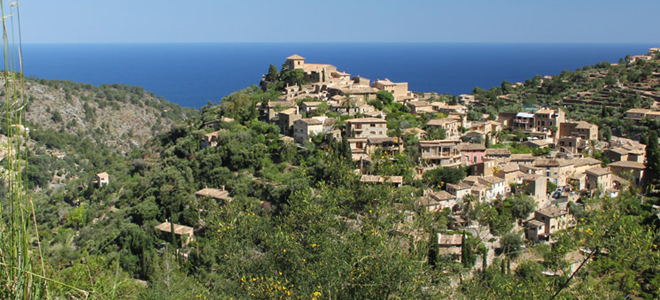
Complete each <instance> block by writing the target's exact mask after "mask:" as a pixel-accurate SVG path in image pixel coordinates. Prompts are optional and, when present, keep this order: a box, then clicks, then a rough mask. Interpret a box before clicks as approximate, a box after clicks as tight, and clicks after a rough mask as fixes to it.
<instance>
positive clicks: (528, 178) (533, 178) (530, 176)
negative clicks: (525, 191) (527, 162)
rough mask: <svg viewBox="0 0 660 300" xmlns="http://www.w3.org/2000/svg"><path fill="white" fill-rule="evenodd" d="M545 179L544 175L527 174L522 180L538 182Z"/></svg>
mask: <svg viewBox="0 0 660 300" xmlns="http://www.w3.org/2000/svg"><path fill="white" fill-rule="evenodd" d="M541 177H543V176H542V175H539V174H525V175H524V176H523V177H522V179H523V180H525V181H536V180H538V179H539V178H541Z"/></svg>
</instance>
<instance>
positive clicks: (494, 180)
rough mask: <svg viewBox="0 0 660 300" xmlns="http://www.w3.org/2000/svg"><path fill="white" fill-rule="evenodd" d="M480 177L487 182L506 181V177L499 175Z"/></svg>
mask: <svg viewBox="0 0 660 300" xmlns="http://www.w3.org/2000/svg"><path fill="white" fill-rule="evenodd" d="M479 179H480V180H481V181H483V182H487V183H498V182H504V179H502V178H500V177H497V176H484V177H479Z"/></svg>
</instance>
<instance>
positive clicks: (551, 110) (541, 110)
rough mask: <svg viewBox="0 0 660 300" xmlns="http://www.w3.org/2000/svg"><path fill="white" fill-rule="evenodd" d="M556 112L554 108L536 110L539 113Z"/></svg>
mask: <svg viewBox="0 0 660 300" xmlns="http://www.w3.org/2000/svg"><path fill="white" fill-rule="evenodd" d="M555 112H556V111H555V110H554V109H539V110H537V111H536V113H537V114H554V113H555Z"/></svg>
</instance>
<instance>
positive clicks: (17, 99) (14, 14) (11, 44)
mask: <svg viewBox="0 0 660 300" xmlns="http://www.w3.org/2000/svg"><path fill="white" fill-rule="evenodd" d="M6 8H7V7H6V5H5V3H4V2H0V12H1V13H2V43H3V54H4V70H3V72H2V75H3V78H2V80H3V81H4V82H3V83H4V99H3V100H4V104H5V106H4V110H5V121H6V123H5V126H6V127H5V131H6V132H7V148H6V154H5V160H6V162H7V163H6V165H7V167H8V170H7V172H6V174H7V176H6V178H5V180H6V182H5V183H4V184H5V186H6V190H7V197H6V199H5V203H3V205H2V206H0V220H1V221H0V241H2V242H1V243H0V298H3V299H43V298H49V295H48V285H47V281H46V280H45V278H46V276H45V275H46V270H45V265H44V261H43V256H42V254H41V247H40V245H39V236H38V231H37V225H36V219H35V217H34V205H33V204H32V199H31V198H30V193H29V190H28V187H27V174H26V172H24V170H27V151H26V149H24V148H25V147H24V145H26V144H27V130H26V127H25V107H26V104H27V100H26V99H25V93H24V91H25V85H24V84H25V83H24V78H23V72H22V71H23V62H22V57H21V45H20V40H21V37H20V18H19V9H18V2H10V3H9V9H6ZM8 27H9V30H8ZM16 37H18V43H16ZM33 239H36V244H37V247H36V248H35V247H34V246H33V245H32V244H31V241H32V240H33Z"/></svg>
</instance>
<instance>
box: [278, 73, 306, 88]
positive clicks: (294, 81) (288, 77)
mask: <svg viewBox="0 0 660 300" xmlns="http://www.w3.org/2000/svg"><path fill="white" fill-rule="evenodd" d="M282 80H283V81H284V82H286V83H287V84H288V85H303V84H305V72H303V70H302V69H294V70H290V71H286V72H284V73H282Z"/></svg>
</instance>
